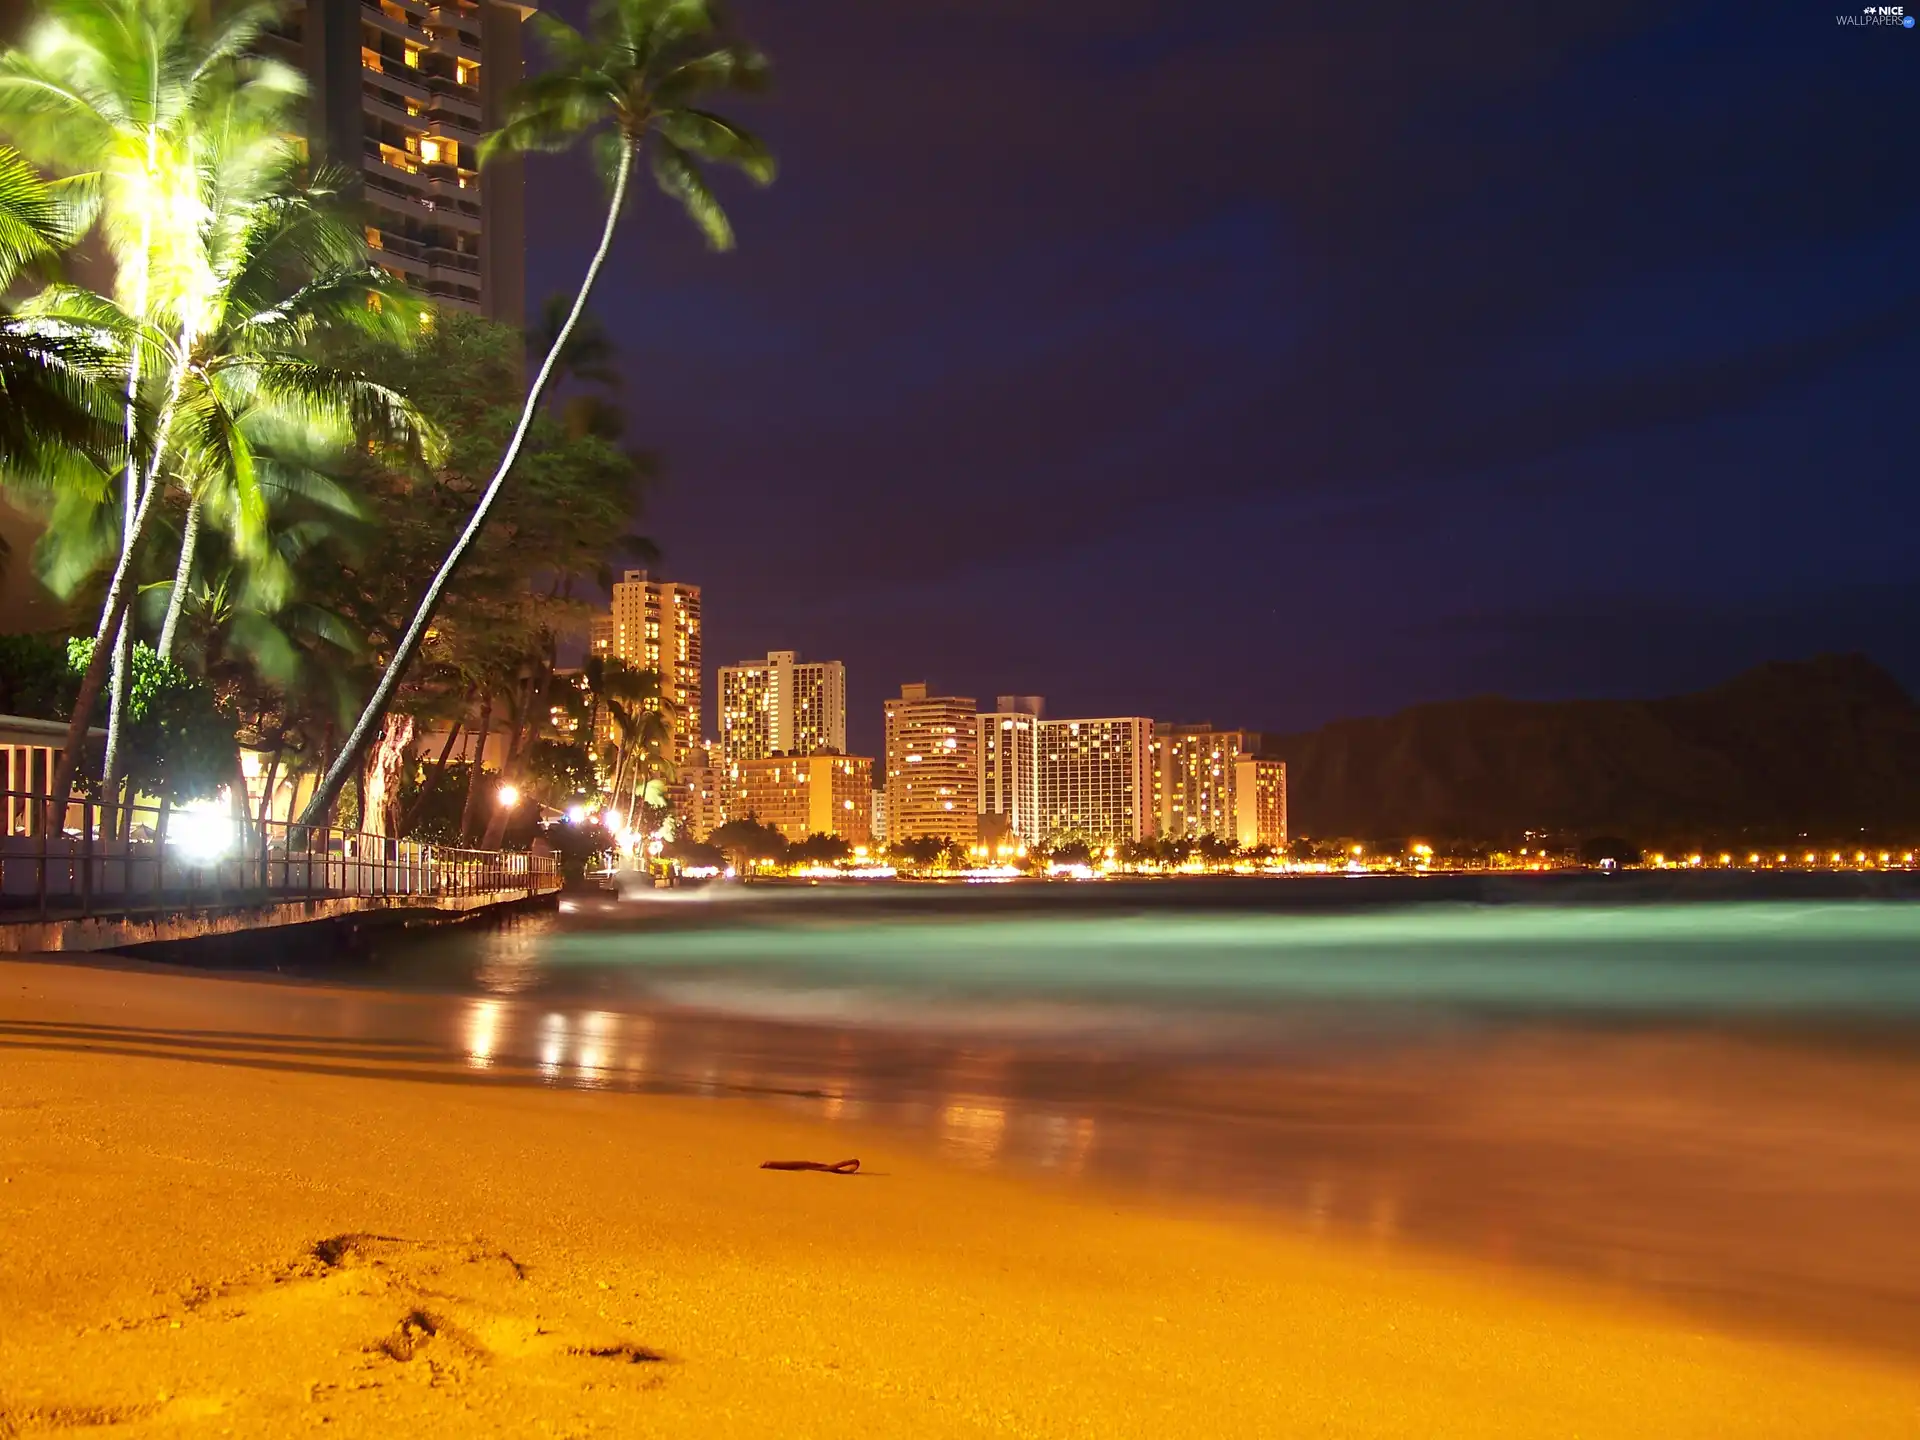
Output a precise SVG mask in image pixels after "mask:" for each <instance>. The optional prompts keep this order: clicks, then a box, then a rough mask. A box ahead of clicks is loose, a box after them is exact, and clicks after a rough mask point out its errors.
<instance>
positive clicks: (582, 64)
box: [305, 0, 774, 821]
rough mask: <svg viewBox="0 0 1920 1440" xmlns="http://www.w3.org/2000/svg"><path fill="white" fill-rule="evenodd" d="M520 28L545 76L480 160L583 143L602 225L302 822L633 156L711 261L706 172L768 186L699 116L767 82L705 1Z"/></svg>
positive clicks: (360, 734)
mask: <svg viewBox="0 0 1920 1440" xmlns="http://www.w3.org/2000/svg"><path fill="white" fill-rule="evenodd" d="M529 23H531V24H534V25H536V26H538V27H539V33H540V35H541V38H542V39H543V40H544V41H545V43H546V46H547V49H548V50H549V51H550V52H551V54H552V57H553V60H554V65H553V68H552V69H550V70H549V71H547V72H546V73H544V74H541V75H538V76H536V77H534V78H533V79H531V80H529V81H527V82H526V84H524V85H523V86H521V87H520V90H519V91H518V92H517V93H516V95H515V96H514V98H513V100H512V101H511V102H510V104H509V107H508V116H507V122H506V124H505V125H504V126H503V127H502V128H501V129H500V130H499V131H498V132H496V133H495V134H493V135H489V136H488V137H487V139H486V140H485V141H484V142H483V144H482V146H481V156H482V160H483V161H484V160H487V159H491V158H492V157H494V156H497V155H500V154H502V153H506V152H509V151H527V150H563V149H566V148H567V147H568V146H570V145H572V144H574V143H575V142H576V141H578V140H580V139H582V138H583V137H586V136H589V135H591V136H592V137H593V144H594V149H595V152H596V155H597V158H598V159H599V160H600V162H601V167H602V169H603V170H604V171H605V172H606V173H607V175H608V178H609V191H608V201H607V217H606V221H605V223H604V224H603V226H602V227H601V231H600V241H599V244H598V246H597V247H596V248H595V250H594V252H593V258H592V260H591V261H589V262H588V265H587V271H586V274H585V276H584V277H583V278H582V280H581V282H580V290H579V293H578V294H577V295H576V296H575V297H574V302H573V308H572V309H571V310H570V311H569V312H568V314H567V318H566V321H565V323H564V324H562V325H561V327H560V329H559V331H558V333H557V334H556V335H555V337H554V342H553V345H552V347H551V348H550V349H549V350H548V351H547V357H546V359H545V360H544V361H542V362H541V365H540V369H539V372H538V373H537V374H536V375H535V376H534V380H533V384H532V386H531V387H530V388H529V390H528V392H527V398H526V403H525V405H524V406H523V407H522V409H521V413H520V423H519V424H518V425H517V426H516V427H515V429H514V432H513V436H512V438H511V439H510V440H509V441H508V443H507V447H506V450H505V452H504V453H503V454H502V455H501V457H500V463H499V465H498V467H497V468H496V469H495V471H494V474H493V479H492V480H491V481H490V482H489V484H488V486H487V489H486V491H485V493H483V494H482V495H481V497H480V501H479V503H478V504H477V505H476V506H475V507H474V510H473V514H472V516H471V518H470V519H469V520H468V522H467V525H466V528H465V529H464V530H462V531H461V533H460V537H459V539H458V540H456V541H455V542H454V544H453V547H452V549H450V550H449V551H448V552H447V555H446V558H445V559H444V560H443V561H442V562H441V565H440V568H439V570H438V572H437V573H436V574H435V575H434V577H433V580H432V582H431V583H430V584H429V585H428V586H427V590H426V593H425V594H424V595H423V596H422V597H421V599H420V603H419V605H418V606H417V607H416V609H415V611H414V616H413V620H412V623H411V624H409V625H408V627H407V633H406V634H405V635H404V636H403V637H402V638H401V642H400V644H399V646H398V647H397V648H396V649H395V651H394V653H393V656H392V657H391V658H390V659H389V660H388V662H387V665H386V668H385V670H384V671H383V672H382V674H381V676H380V680H379V682H378V683H377V684H376V685H375V686H374V689H373V693H372V695H370V696H369V697H368V699H367V703H366V706H365V708H364V709H362V711H361V712H360V718H359V719H358V720H357V721H356V722H355V724H354V727H353V730H352V733H351V734H350V735H349V736H348V738H347V742H346V744H344V745H343V746H342V747H341V751H340V755H339V757H338V758H337V759H336V760H335V761H334V764H333V768H332V769H331V770H330V771H329V772H328V774H327V775H326V777H325V778H324V779H323V780H322V781H321V783H320V785H319V787H318V788H317V789H316V791H315V793H314V797H313V799H312V801H311V802H310V803H309V805H308V807H307V815H306V817H305V818H307V819H308V820H309V821H314V820H317V818H318V817H319V816H322V815H325V814H326V813H327V810H328V809H329V808H330V807H331V805H332V803H333V798H334V796H335V795H336V794H338V793H339V790H340V787H341V786H342V785H343V784H344V783H345V782H346V779H347V777H348V775H350V774H352V773H353V771H354V769H355V767H356V766H357V765H358V764H359V757H360V755H361V753H362V752H363V751H364V750H365V749H366V746H367V743H368V742H369V740H371V738H372V737H373V734H374V732H375V731H377V730H378V729H379V728H380V724H381V719H382V717H383V716H384V715H385V713H386V710H387V707H388V706H389V705H390V704H391V703H392V701H393V695H394V691H395V690H396V688H397V687H398V686H399V684H400V681H401V679H402V677H403V676H404V675H405V673H406V670H407V667H408V666H409V665H410V664H412V662H413V657H414V654H415V652H416V651H417V650H418V649H419V647H420V643H421V641H422V639H423V638H424V637H425V635H426V632H427V628H428V626H429V625H431V624H432V622H433V616H434V612H435V611H436V610H437V609H438V608H439V604H440V599H441V596H442V595H443V594H444V593H445V591H446V589H447V586H448V584H449V583H450V582H451V580H452V578H453V575H454V572H455V571H457V570H458V569H459V568H460V563H461V561H462V560H463V559H465V557H466V554H467V552H468V550H469V549H471V548H472V546H473V544H474V542H475V540H476V539H478V537H479V535H480V532H481V530H482V529H483V528H484V527H485V525H486V523H487V516H488V514H489V512H490V511H491V510H492V508H493V505H494V502H495V500H496V499H497V498H498V496H499V494H500V490H501V487H502V486H503V485H505V484H506V481H507V477H508V476H509V475H510V474H512V473H513V469H514V465H515V463H516V462H517V461H518V460H519V458H520V451H521V448H522V446H523V445H524V444H525V443H526V439H527V432H528V430H529V429H530V428H531V426H532V424H533V420H534V416H535V414H536V413H537V412H538V411H539V409H540V404H541V399H542V397H543V395H544V394H545V392H546V389H547V386H548V384H549V382H550V381H551V379H552V376H553V372H554V370H555V368H556V366H557V365H558V364H559V362H560V358H561V356H562V355H563V354H564V353H565V351H566V349H567V345H568V341H569V338H570V337H571V335H572V334H573V331H574V328H575V327H576V326H577V325H578V324H579V323H580V317H581V315H582V314H583V313H584V312H585V310H586V307H587V300H588V298H589V297H590V296H591V295H592V293H593V287H594V283H595V282H596V281H597V280H598V279H599V278H600V270H601V267H602V266H604V265H605V264H606V260H607V255H608V252H609V251H610V250H611V249H612V248H613V237H614V232H615V230H616V228H617V227H618V225H619V222H620V215H621V212H622V211H623V210H624V208H625V206H626V201H627V186H628V181H629V179H630V177H631V175H632V171H633V163H634V160H635V157H636V156H638V155H639V154H640V153H641V152H642V151H643V149H644V150H645V151H646V152H647V155H648V158H649V159H650V161H651V163H652V167H653V175H654V179H655V181H656V182H657V183H658V184H659V186H660V188H661V189H662V190H663V191H664V192H665V193H666V194H668V195H669V196H671V197H672V198H673V199H675V200H676V201H678V202H679V204H680V205H681V207H682V208H683V209H684V210H685V211H686V213H687V214H688V216H690V217H691V218H692V220H693V221H694V223H695V224H696V225H697V226H698V227H699V228H700V231H701V233H702V234H703V235H704V236H705V237H706V240H707V243H708V244H709V245H710V246H711V247H712V248H714V249H716V250H725V249H730V248H731V247H732V245H733V228H732V226H731V225H730V224H729V222H728V220H727V216H726V212H725V211H724V210H723V209H722V208H721V206H720V203H719V201H718V199H717V198H715V196H714V194H713V191H712V189H711V188H710V186H709V185H708V183H707V178H706V175H705V174H704V173H703V169H702V165H703V162H711V163H719V164H726V165H731V166H733V167H735V168H737V169H739V170H740V171H741V172H743V173H744V174H745V175H747V176H748V177H749V178H751V179H752V180H754V181H755V182H757V183H759V184H767V183H769V182H771V181H772V179H773V174H774V162H773V157H772V155H771V154H770V153H769V152H768V150H767V148H766V146H764V145H763V144H762V143H761V142H760V141H759V140H758V139H756V138H755V137H754V136H753V135H751V134H750V133H748V132H747V131H746V130H744V129H742V128H741V127H739V126H738V125H736V124H734V123H733V122H732V121H731V120H728V119H725V118H724V117H722V116H720V115H718V114H716V113H714V112H713V111H712V110H709V109H707V108H705V102H706V101H707V100H708V98H709V97H710V96H713V95H716V94H725V93H728V92H735V93H738V92H742V91H752V90H757V89H759V88H760V86H761V85H762V84H763V82H764V80H765V77H766V71H767V66H766V61H765V58H764V57H763V56H762V55H761V54H760V53H759V51H757V50H755V49H753V48H752V47H751V46H749V45H747V44H745V43H743V42H742V41H740V40H739V39H737V38H735V37H734V36H732V35H731V34H729V33H727V32H726V31H724V30H723V29H722V27H721V25H720V23H719V19H718V17H717V15H716V13H715V6H714V4H713V3H712V0H598V3H596V4H595V6H594V9H593V23H592V27H591V29H592V35H591V37H588V36H583V35H581V34H580V32H579V31H577V30H575V29H573V28H572V27H571V26H569V25H566V24H564V23H562V22H561V21H559V20H556V19H554V18H553V17H551V16H549V15H544V14H543V15H536V16H534V17H533V19H532V20H531V21H530V22H529ZM649 142H651V143H650V144H649Z"/></svg>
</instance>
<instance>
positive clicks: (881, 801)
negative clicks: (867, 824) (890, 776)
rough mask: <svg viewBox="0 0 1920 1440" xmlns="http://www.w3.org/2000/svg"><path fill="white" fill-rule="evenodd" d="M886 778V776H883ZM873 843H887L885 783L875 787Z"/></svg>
mask: <svg viewBox="0 0 1920 1440" xmlns="http://www.w3.org/2000/svg"><path fill="white" fill-rule="evenodd" d="M881 778H882V779H885V778H886V777H885V776H882V777H881ZM872 828H873V843H874V844H876V845H884V844H886V843H887V791H886V787H885V786H883V785H876V786H874V788H873V827H872Z"/></svg>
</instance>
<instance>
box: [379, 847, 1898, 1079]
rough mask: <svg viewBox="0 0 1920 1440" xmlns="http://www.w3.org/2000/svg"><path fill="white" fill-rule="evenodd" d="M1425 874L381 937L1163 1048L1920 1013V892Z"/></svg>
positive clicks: (512, 960) (603, 974) (832, 1012)
mask: <svg viewBox="0 0 1920 1440" xmlns="http://www.w3.org/2000/svg"><path fill="white" fill-rule="evenodd" d="M1420 883H1421V882H1409V884H1408V885H1400V886H1397V887H1396V884H1395V882H1388V883H1387V884H1384V885H1378V886H1374V887H1371V888H1367V887H1365V886H1364V885H1361V886H1355V885H1353V884H1350V883H1349V884H1346V885H1345V886H1344V888H1342V887H1341V883H1340V882H1334V883H1333V884H1331V885H1329V884H1326V883H1319V884H1314V883H1312V882H1309V883H1308V884H1306V885H1302V884H1301V882H1291V881H1281V882H1257V881H1256V882H1250V883H1248V882H1242V883H1241V884H1240V885H1239V886H1238V887H1236V886H1234V885H1231V884H1230V885H1224V886H1215V887H1211V888H1210V889H1198V890H1184V889H1182V888H1180V887H1179V886H1177V885H1176V886H1165V885H1163V886H1158V887H1155V886H1126V885H1097V884H1095V885H1083V886H1076V887H1072V892H1073V893H1071V894H1063V893H1062V889H1063V887H1045V889H1044V891H1040V887H1029V888H1027V889H1025V890H1023V891H1019V892H1016V893H1008V892H1006V891H1001V892H999V893H995V894H985V893H981V892H977V891H956V890H954V889H938V890H935V889H925V890H919V891H893V892H890V893H885V894H881V895H878V896H869V895H862V894H848V893H845V892H828V893H822V892H813V891H804V890H802V891H791V890H788V891H778V890H771V889H769V890H766V891H762V892H760V893H758V894H755V893H751V892H748V893H746V894H742V892H740V891H737V890H735V891H718V892H716V891H707V892H691V893H683V894H679V895H676V896H672V897H662V898H661V899H658V900H651V899H650V900H639V901H616V900H612V899H610V898H609V899H601V898H598V897H576V898H573V899H570V900H567V901H565V902H563V904H562V908H561V912H560V913H559V914H556V915H552V916H544V917H535V918H530V919H522V920H519V921H516V922H512V923H509V924H505V925H502V926H497V927H491V928H468V929H463V930H460V931H456V932H444V933H441V934H438V935H433V936H429V937H427V938H426V939H424V940H418V941H407V942H404V943H398V944H393V945H389V946H386V947H383V948H381V949H380V951H379V954H378V959H379V966H380V969H381V970H382V971H383V972H385V973H387V974H389V975H398V976H401V977H403V978H408V979H411V980H412V981H414V982H415V983H426V984H452V985H457V986H460V987H462V988H469V987H470V988H472V989H474V990H477V991H479V992H482V993H487V994H494V995H526V996H529V997H533V996H541V995H544V996H549V997H553V998H556V999H558V998H564V997H573V998H578V999H583V1000H584V999H592V1000H595V1001H597V1002H599V1003H603V1004H606V1005H609V1006H611V1007H613V1008H631V1007H649V1008H651V1007H668V1008H675V1009H684V1010H692V1011H699V1012H704V1013H709V1014H715V1015H730V1016H739V1017H743V1018H754V1019H762V1020H775V1021H785V1022H792V1023H801V1024H832V1025H841V1026H845V1025H874V1026H882V1027H886V1028H889V1029H901V1028H922V1029H927V1030H932V1031H956V1032H974V1033H980V1032H993V1031H1000V1032H1004V1033H1006V1034H1008V1035H1009V1036H1036V1035H1046V1034H1049V1033H1056V1034H1059V1035H1061V1036H1065V1037H1071V1036H1079V1037H1087V1036H1096V1037H1102V1038H1106V1039H1110V1040H1116V1041H1126V1042H1128V1043H1135V1044H1141V1045H1148V1046H1151V1045H1154V1044H1176V1045H1183V1046H1184V1045H1190V1044H1195V1043H1200V1044H1204V1043H1207V1041H1208V1038H1209V1037H1217V1038H1218V1039H1220V1040H1221V1041H1222V1042H1223V1043H1224V1042H1226V1041H1229V1040H1232V1041H1244V1040H1247V1039H1248V1038H1249V1037H1250V1036H1257V1035H1259V1034H1280V1033H1287V1032H1293V1031H1300V1030H1306V1031H1308V1032H1313V1031H1316V1030H1330V1031H1342V1030H1347V1031H1351V1030H1353V1029H1356V1028H1358V1029H1365V1028H1367V1027H1368V1026H1387V1027H1394V1026H1404V1025H1407V1024H1414V1023H1426V1024H1443V1023H1461V1022H1468V1021H1475V1020H1481V1021H1487V1020H1499V1019H1503V1018H1505V1019H1532V1018H1539V1017H1542V1016H1561V1017H1567V1018H1570V1019H1577V1018H1580V1017H1589V1018H1595V1019H1606V1018H1609V1017H1623V1018H1636V1017H1637V1018H1642V1019H1649V1018H1652V1019H1657V1018H1661V1017H1669V1018H1673V1019H1688V1020H1700V1019H1705V1018H1712V1017H1729V1018H1741V1017H1752V1018H1769V1019H1773V1020H1779V1021H1788V1022H1801V1023H1807V1024H1813V1025H1818V1024H1822V1023H1830V1022H1870V1023H1873V1024H1877V1025H1902V1024H1906V1023H1909V1022H1912V1021H1914V1020H1915V1019H1920V904H1916V903H1914V902H1913V901H1911V900H1908V899H1904V898H1888V897H1885V896H1882V897H1879V898H1875V897H1872V896H1868V897H1859V896H1847V895H1843V894H1841V895H1820V894H1815V895H1804V894H1799V895H1794V894H1789V895H1777V894H1775V895H1770V894H1766V893H1760V894H1752V893H1748V894H1740V893H1737V892H1736V893H1734V894H1732V895H1727V894H1725V893H1724V891H1723V890H1706V889H1703V890H1700V891H1697V892H1695V893H1693V894H1684V893H1676V892H1675V891H1673V890H1672V889H1671V888H1664V889H1658V890H1653V891H1651V892H1649V891H1647V890H1644V889H1643V890H1640V891H1635V890H1633V889H1630V888H1614V889H1611V890H1610V889H1607V888H1605V887H1593V886H1587V887H1563V888H1560V889H1555V888H1552V887H1548V886H1541V887H1539V888H1537V889H1535V890H1531V891H1530V890H1528V889H1527V888H1525V886H1524V885H1522V886H1520V887H1518V888H1514V887H1507V888H1502V889H1500V890H1498V891H1497V892H1495V898H1491V899H1490V898H1488V897H1489V892H1488V891H1487V890H1486V888H1485V887H1481V888H1480V889H1479V890H1477V891H1469V892H1466V893H1465V894H1464V895H1462V894H1460V893H1459V891H1458V888H1457V887H1456V890H1455V891H1451V892H1450V891H1448V890H1445V889H1439V888H1429V889H1426V890H1417V889H1414V888H1411V887H1414V886H1418V885H1420ZM1036 892H1040V893H1036ZM1410 897H1411V898H1410Z"/></svg>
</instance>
